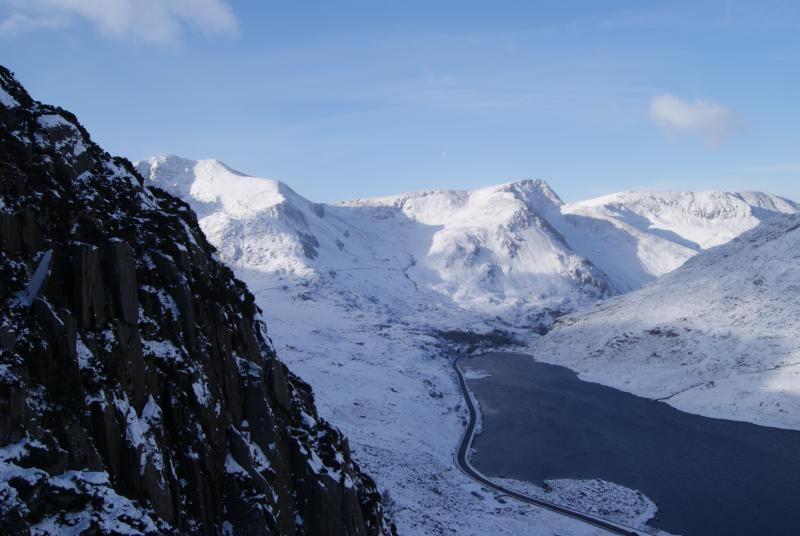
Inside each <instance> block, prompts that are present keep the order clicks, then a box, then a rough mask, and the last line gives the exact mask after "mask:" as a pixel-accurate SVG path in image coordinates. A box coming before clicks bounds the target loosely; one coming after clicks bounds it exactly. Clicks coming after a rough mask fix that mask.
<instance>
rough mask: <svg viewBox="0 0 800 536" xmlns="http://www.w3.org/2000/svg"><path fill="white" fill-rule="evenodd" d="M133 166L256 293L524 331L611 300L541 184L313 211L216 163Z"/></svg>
mask: <svg viewBox="0 0 800 536" xmlns="http://www.w3.org/2000/svg"><path fill="white" fill-rule="evenodd" d="M137 167H138V169H139V171H140V172H141V173H142V174H143V176H145V177H147V178H149V179H150V180H151V181H152V182H153V183H154V184H155V185H158V186H162V187H163V188H165V189H167V190H169V191H170V192H173V193H175V194H176V195H179V196H181V197H183V198H184V199H185V200H186V201H187V202H189V203H190V204H191V205H192V206H193V207H194V208H195V210H196V211H197V213H198V216H199V218H200V226H201V227H202V229H203V231H204V232H205V233H206V235H207V236H208V237H209V240H210V241H211V242H212V243H213V244H215V245H216V246H217V247H218V249H219V250H220V254H221V256H222V258H223V259H224V260H225V261H226V262H227V263H228V264H229V265H230V266H233V267H236V268H238V269H239V270H241V271H242V274H243V277H244V278H245V279H246V280H247V281H248V282H250V283H252V284H254V285H255V288H258V286H259V284H258V283H256V282H255V280H259V281H261V285H262V286H263V285H264V284H265V283H264V281H269V283H267V284H268V285H273V286H274V285H283V284H285V285H289V284H296V282H297V281H301V282H302V283H303V285H305V286H306V287H307V288H308V289H309V290H311V289H315V290H316V291H318V292H325V293H326V294H333V295H334V296H333V297H334V298H335V299H336V300H338V301H340V302H347V303H349V304H350V305H351V306H353V307H359V308H370V307H373V308H374V307H379V308H387V307H388V308H390V309H392V310H393V311H395V312H397V313H398V314H405V313H408V312H409V311H419V310H430V309H432V308H434V309H436V308H438V309H441V310H448V309H453V308H454V307H455V308H459V309H464V310H466V311H472V312H480V313H485V314H491V315H492V316H495V315H499V316H502V317H503V318H507V319H508V320H509V321H510V322H514V323H517V324H521V325H524V324H530V323H531V321H532V318H531V316H532V315H533V314H534V312H535V313H536V314H539V313H540V312H541V311H542V310H546V309H558V310H564V309H571V308H573V307H575V306H577V305H579V304H582V303H588V302H590V301H592V300H595V299H597V298H599V297H602V296H606V295H609V294H611V293H613V289H612V287H611V285H610V283H609V281H608V280H607V278H606V276H605V275H604V274H603V273H602V272H601V271H599V270H597V269H596V268H595V267H594V266H592V265H591V263H589V262H587V261H586V259H584V258H583V257H581V256H580V255H577V254H575V253H574V252H573V251H571V249H570V247H569V246H568V244H567V243H566V242H565V241H564V237H563V236H561V234H560V233H559V232H558V231H556V230H555V229H554V228H553V226H552V225H551V224H550V220H551V219H553V216H554V215H559V214H560V207H561V205H562V202H561V200H560V199H558V197H557V196H556V195H555V193H553V191H552V190H551V189H550V188H549V186H548V185H547V184H546V183H545V182H543V181H521V182H515V183H509V184H504V185H500V186H496V187H491V188H484V189H480V190H473V191H424V192H417V193H411V194H403V195H397V196H392V197H384V198H377V199H360V200H355V201H348V202H343V203H338V204H317V203H312V202H310V201H308V200H306V199H305V198H303V197H301V196H299V195H298V194H297V193H295V192H294V191H293V190H292V189H291V188H289V187H288V186H286V185H285V184H283V183H280V182H277V181H272V180H268V179H261V178H255V177H247V176H244V175H242V174H240V173H238V172H236V171H233V170H231V169H230V168H228V167H227V166H225V165H224V164H222V163H220V162H218V161H215V160H203V161H199V162H195V161H191V160H185V159H181V158H178V157H174V156H167V157H156V158H152V159H150V160H147V161H143V162H139V163H137Z"/></svg>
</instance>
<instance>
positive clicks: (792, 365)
mask: <svg viewBox="0 0 800 536" xmlns="http://www.w3.org/2000/svg"><path fill="white" fill-rule="evenodd" d="M798 252H800V215H796V214H795V215H789V216H783V217H779V218H773V219H771V220H770V221H768V222H765V223H763V224H762V225H761V226H759V227H757V228H756V229H753V230H751V231H748V232H746V233H744V234H742V235H741V236H739V237H737V238H735V239H734V240H732V241H730V242H729V243H727V244H724V245H722V246H719V247H716V248H713V249H711V250H709V251H708V252H705V253H702V254H700V255H697V256H695V257H694V258H692V259H691V260H689V261H688V262H687V263H686V264H684V265H683V266H682V267H680V268H678V269H677V270H675V271H674V272H672V273H670V274H667V275H666V276H664V277H663V278H661V279H659V280H658V281H656V282H655V283H653V284H651V285H648V286H646V287H644V288H642V289H641V290H638V291H636V292H633V293H631V294H628V295H625V296H621V297H618V298H614V299H611V300H608V301H607V302H604V303H603V304H601V305H600V306H598V307H597V309H596V310H594V311H591V312H588V313H583V314H578V315H575V316H570V317H567V318H564V319H562V320H561V321H559V322H557V324H556V327H555V329H553V331H552V332H551V333H550V334H548V335H547V336H546V337H544V338H542V339H541V340H540V342H539V344H537V345H536V346H535V347H534V349H533V351H534V352H535V353H536V355H537V356H539V357H540V359H542V360H543V361H551V362H554V363H559V364H563V365H566V366H568V367H570V368H573V369H574V370H576V371H578V372H579V373H580V374H581V376H582V377H583V378H585V379H588V380H592V381H598V382H600V383H604V384H606V385H611V386H615V387H618V388H620V389H624V390H626V391H630V392H634V393H636V394H639V395H642V396H646V397H650V398H658V399H663V400H665V401H666V402H668V403H669V404H671V405H673V406H675V407H677V408H679V409H682V410H685V411H689V412H691V413H698V414H701V415H706V416H710V417H720V418H727V419H736V420H743V421H749V422H754V423H757V424H764V425H769V426H778V427H784V428H793V429H800V418H798V415H800V397H798V395H800V348H798V345H797V333H798V330H800V320H798V318H800V314H799V313H800V311H799V310H798V305H797V292H798V290H800V264H799V263H798V261H799V260H800V253H798ZM656 305H657V306H656Z"/></svg>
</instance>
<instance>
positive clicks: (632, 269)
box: [560, 191, 800, 292]
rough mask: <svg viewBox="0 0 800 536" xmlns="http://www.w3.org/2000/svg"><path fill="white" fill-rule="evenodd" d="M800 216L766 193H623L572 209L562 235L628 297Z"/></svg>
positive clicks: (792, 207)
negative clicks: (769, 224)
mask: <svg viewBox="0 0 800 536" xmlns="http://www.w3.org/2000/svg"><path fill="white" fill-rule="evenodd" d="M798 209H800V205H798V204H796V203H794V202H792V201H789V200H788V199H784V198H781V197H777V196H773V195H769V194H764V193H761V192H741V193H728V192H716V191H709V192H620V193H616V194H611V195H607V196H603V197H599V198H597V199H590V200H588V201H581V202H578V203H571V204H569V205H565V206H564V207H563V210H562V212H563V213H564V215H565V218H564V219H565V222H564V223H563V224H562V226H561V227H560V230H561V231H562V232H563V233H564V234H565V235H567V236H568V241H569V243H570V245H571V246H572V247H573V248H574V249H575V250H577V251H579V252H580V253H581V254H582V255H584V256H585V257H586V258H587V259H589V260H591V262H593V263H594V264H595V265H596V266H598V267H599V268H600V269H602V270H603V271H604V272H605V273H606V274H607V275H608V276H609V278H610V279H611V281H612V282H613V284H614V285H615V287H616V288H617V289H618V290H619V291H621V292H625V291H628V290H634V289H636V288H639V287H641V286H642V285H644V284H646V283H648V282H650V281H652V280H654V279H655V278H656V277H659V276H661V275H663V274H665V273H667V272H670V271H672V270H674V269H675V268H677V267H678V266H680V265H681V264H683V263H684V262H686V260H687V259H689V258H690V257H692V256H693V255H695V254H696V253H697V252H698V251H701V250H704V249H708V248H710V247H713V246H717V245H719V244H723V243H725V242H727V241H729V240H731V239H732V238H734V237H736V236H738V235H739V234H741V233H742V232H744V231H747V230H749V229H752V228H753V227H755V226H756V225H758V224H759V223H760V222H761V221H765V220H769V219H771V218H773V217H775V216H778V215H781V214H784V213H792V212H796V211H797V210H798Z"/></svg>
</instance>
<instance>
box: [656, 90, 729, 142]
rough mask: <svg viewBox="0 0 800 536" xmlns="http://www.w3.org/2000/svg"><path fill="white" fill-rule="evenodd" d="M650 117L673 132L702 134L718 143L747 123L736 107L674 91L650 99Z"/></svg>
mask: <svg viewBox="0 0 800 536" xmlns="http://www.w3.org/2000/svg"><path fill="white" fill-rule="evenodd" d="M650 119H652V120H653V121H654V122H655V123H656V124H657V125H658V126H659V127H661V129H662V130H663V131H664V132H665V133H666V134H667V135H669V136H679V135H683V134H689V135H696V136H700V137H701V138H702V139H703V140H704V141H705V143H706V144H707V145H709V146H711V147H716V146H718V145H719V144H721V143H722V142H723V141H725V139H727V138H729V137H730V136H732V135H733V134H735V133H736V132H737V131H738V130H739V129H740V128H741V127H742V124H743V121H742V119H741V117H740V116H739V115H738V114H737V113H735V112H734V111H732V110H730V109H729V108H726V107H725V106H722V105H721V104H717V103H716V102H712V101H705V100H700V99H697V100H695V101H694V102H688V101H685V100H683V99H680V98H678V97H676V96H674V95H657V96H655V97H653V98H652V100H651V101H650Z"/></svg>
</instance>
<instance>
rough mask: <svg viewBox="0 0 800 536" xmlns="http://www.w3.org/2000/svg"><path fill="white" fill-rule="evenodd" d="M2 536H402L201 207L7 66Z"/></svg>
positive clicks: (3, 97)
mask: <svg viewBox="0 0 800 536" xmlns="http://www.w3.org/2000/svg"><path fill="white" fill-rule="evenodd" d="M0 526H2V527H3V528H2V529H0V531H3V530H4V531H6V532H8V533H11V534H28V533H34V534H41V533H44V534H49V533H52V534H63V533H70V534H73V533H74V534H248V535H250V534H332V535H338V534H342V535H344V534H357V535H362V534H363V535H370V534H383V533H387V532H391V531H392V528H391V527H390V524H389V523H388V521H387V520H386V519H384V516H383V511H382V506H381V503H380V495H379V493H378V492H377V491H376V488H375V485H374V483H373V482H372V480H371V479H370V478H369V477H367V476H365V475H364V474H362V473H361V472H360V471H359V468H358V466H357V465H356V464H355V462H354V461H353V460H352V458H351V456H350V452H349V449H348V445H347V441H346V439H345V438H344V437H342V435H341V434H340V433H339V432H338V431H337V430H336V429H334V428H332V427H331V426H330V425H329V424H327V423H326V422H324V421H322V420H321V419H319V418H318V417H317V415H316V411H315V408H314V397H313V394H312V392H311V390H310V388H309V387H308V386H307V385H306V384H305V383H303V382H302V381H301V380H299V379H298V378H297V377H296V376H294V375H293V374H292V373H291V372H290V371H288V370H287V368H286V367H285V366H284V365H283V364H282V363H281V362H280V361H279V360H278V358H277V357H276V354H275V351H274V349H273V347H272V345H271V341H270V339H269V337H268V336H267V331H266V328H265V326H264V324H263V323H262V321H261V320H260V311H259V309H258V307H257V306H256V305H255V303H254V300H253V296H252V295H251V294H250V292H248V290H247V288H246V287H245V286H244V284H243V283H241V282H240V281H238V280H236V279H235V278H234V277H233V274H232V273H231V271H230V270H229V269H228V268H226V267H225V266H223V265H222V264H221V263H220V262H219V261H218V258H217V256H216V253H215V250H214V248H213V247H211V246H210V245H209V244H208V242H207V241H206V239H205V237H204V236H203V233H202V232H201V231H200V229H199V227H198V225H197V219H196V216H195V214H194V213H193V212H192V210H191V209H190V208H189V207H188V206H187V205H186V204H185V203H184V202H182V201H180V200H178V199H176V198H174V197H172V196H171V195H169V194H167V193H165V192H163V191H160V190H158V189H157V188H148V187H146V186H144V184H143V181H142V178H141V177H140V176H139V175H138V174H137V173H136V171H135V170H134V169H133V167H132V166H131V164H130V163H129V162H127V161H126V160H124V159H120V158H114V157H111V156H110V155H108V154H107V153H105V152H104V151H103V150H102V149H100V148H99V147H98V146H97V145H96V144H94V143H93V142H92V141H91V140H90V138H89V135H88V134H87V132H86V131H85V130H84V128H83V127H82V126H81V125H80V124H79V123H78V121H77V120H76V118H75V117H74V116H73V115H72V114H70V113H69V112H66V111H64V110H62V109H60V108H57V107H53V106H48V105H43V104H41V103H38V102H36V101H34V100H32V99H31V97H30V96H29V95H28V94H27V92H26V91H25V90H24V88H22V86H21V85H20V84H19V83H18V82H17V81H16V80H15V79H14V78H13V77H12V75H11V73H9V71H8V70H6V69H4V68H2V67H0Z"/></svg>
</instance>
